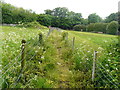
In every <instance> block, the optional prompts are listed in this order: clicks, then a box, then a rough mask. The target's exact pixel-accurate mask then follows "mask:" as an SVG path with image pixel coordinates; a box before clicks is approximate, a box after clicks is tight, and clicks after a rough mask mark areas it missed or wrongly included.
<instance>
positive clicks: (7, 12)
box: [1, 2, 36, 24]
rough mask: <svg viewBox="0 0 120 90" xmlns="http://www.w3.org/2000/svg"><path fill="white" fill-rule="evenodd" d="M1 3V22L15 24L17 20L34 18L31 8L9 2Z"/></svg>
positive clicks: (26, 20)
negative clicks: (26, 8) (27, 8)
mask: <svg viewBox="0 0 120 90" xmlns="http://www.w3.org/2000/svg"><path fill="white" fill-rule="evenodd" d="M1 3H2V23H6V24H17V23H19V22H21V23H22V22H32V21H34V20H36V14H35V13H34V12H32V10H25V9H23V8H17V7H14V6H13V5H11V4H7V3H4V2H1Z"/></svg>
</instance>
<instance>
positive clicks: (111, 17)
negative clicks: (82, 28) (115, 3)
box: [104, 13, 118, 23]
mask: <svg viewBox="0 0 120 90" xmlns="http://www.w3.org/2000/svg"><path fill="white" fill-rule="evenodd" d="M117 20H118V13H112V14H110V15H109V16H108V17H106V19H105V20H104V22H106V23H110V22H112V21H117Z"/></svg>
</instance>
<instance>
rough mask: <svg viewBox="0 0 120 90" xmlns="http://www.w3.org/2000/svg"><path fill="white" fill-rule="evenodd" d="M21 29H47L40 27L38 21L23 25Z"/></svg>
mask: <svg viewBox="0 0 120 90" xmlns="http://www.w3.org/2000/svg"><path fill="white" fill-rule="evenodd" d="M18 26H19V27H26V28H27V27H30V28H39V29H46V28H47V27H45V26H43V25H40V24H39V23H38V22H37V21H34V22H29V23H23V24H20V25H18Z"/></svg>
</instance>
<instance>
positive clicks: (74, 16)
mask: <svg viewBox="0 0 120 90" xmlns="http://www.w3.org/2000/svg"><path fill="white" fill-rule="evenodd" d="M48 15H49V18H48ZM50 16H51V17H52V18H51V17H50ZM47 19H48V20H47ZM37 21H38V22H39V23H40V24H42V25H45V26H48V25H51V26H54V27H59V28H62V29H73V26H74V25H77V24H81V22H82V15H81V13H75V12H73V11H69V10H68V9H67V8H66V7H57V8H55V9H53V10H50V9H47V10H45V15H44V16H41V15H38V19H37ZM48 22H49V24H48ZM45 23H46V24H45ZM50 23H51V24H50Z"/></svg>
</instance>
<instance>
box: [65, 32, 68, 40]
mask: <svg viewBox="0 0 120 90" xmlns="http://www.w3.org/2000/svg"><path fill="white" fill-rule="evenodd" d="M65 40H66V41H68V32H66V38H65Z"/></svg>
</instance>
